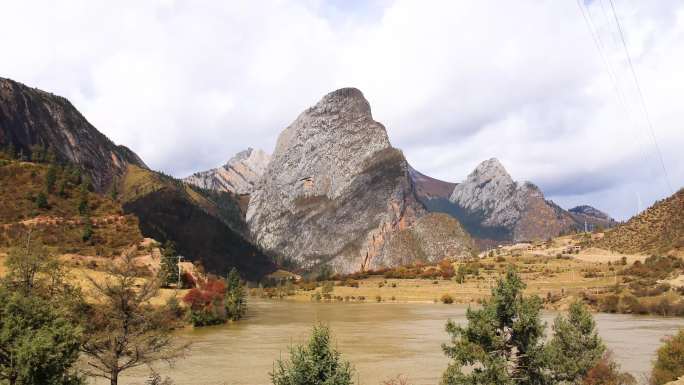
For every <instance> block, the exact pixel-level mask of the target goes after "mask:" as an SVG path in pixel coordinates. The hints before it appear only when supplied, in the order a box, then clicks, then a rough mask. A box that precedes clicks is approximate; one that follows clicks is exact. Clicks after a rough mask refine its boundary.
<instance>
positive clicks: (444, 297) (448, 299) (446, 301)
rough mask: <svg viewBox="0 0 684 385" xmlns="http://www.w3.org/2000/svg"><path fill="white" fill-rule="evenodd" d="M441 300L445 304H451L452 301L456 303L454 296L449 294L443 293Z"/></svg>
mask: <svg viewBox="0 0 684 385" xmlns="http://www.w3.org/2000/svg"><path fill="white" fill-rule="evenodd" d="M440 300H441V301H442V303H443V304H446V305H451V304H452V303H454V298H453V297H452V296H451V295H449V294H443V295H442V298H440Z"/></svg>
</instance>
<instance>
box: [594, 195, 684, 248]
mask: <svg viewBox="0 0 684 385" xmlns="http://www.w3.org/2000/svg"><path fill="white" fill-rule="evenodd" d="M595 245H596V246H597V247H601V248H605V249H611V250H616V251H620V252H623V253H649V254H655V253H665V252H667V251H670V250H672V249H680V250H684V189H681V190H679V191H677V192H676V193H675V194H674V195H672V196H670V197H668V198H666V199H663V200H661V201H658V202H656V203H655V204H654V205H653V206H651V207H649V208H648V209H646V210H645V211H643V212H642V213H640V214H638V215H637V216H635V217H632V218H631V219H630V220H629V221H627V222H626V223H623V224H620V225H618V226H617V227H615V228H613V229H611V230H609V231H606V233H605V236H604V237H603V239H600V240H598V241H596V242H595Z"/></svg>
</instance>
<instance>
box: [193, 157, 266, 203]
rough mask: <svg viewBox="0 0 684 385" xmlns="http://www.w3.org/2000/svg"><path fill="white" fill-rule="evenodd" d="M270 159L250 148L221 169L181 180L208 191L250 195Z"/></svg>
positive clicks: (197, 173) (203, 172)
mask: <svg viewBox="0 0 684 385" xmlns="http://www.w3.org/2000/svg"><path fill="white" fill-rule="evenodd" d="M270 159H271V157H270V156H269V155H268V154H267V153H265V152H263V151H261V150H254V149H252V148H251V147H250V148H248V149H247V150H245V151H242V152H239V153H237V154H236V155H235V156H234V157H232V158H231V159H230V160H229V161H228V162H227V163H226V164H224V165H223V166H221V167H217V168H214V169H211V170H207V171H201V172H196V173H194V174H192V175H190V176H189V177H187V178H184V179H183V180H184V181H186V182H188V183H190V184H193V185H195V186H198V187H201V188H204V189H208V190H215V191H230V192H233V193H236V194H250V193H251V192H252V190H253V189H254V184H255V183H256V182H257V181H258V180H259V178H260V177H261V175H262V174H263V173H264V171H265V170H266V166H267V165H268V162H269V160H270Z"/></svg>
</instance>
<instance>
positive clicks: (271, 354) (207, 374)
mask: <svg viewBox="0 0 684 385" xmlns="http://www.w3.org/2000/svg"><path fill="white" fill-rule="evenodd" d="M466 308H467V306H466V305H458V304H455V305H451V306H446V305H442V304H433V303H425V304H418V303H407V304H402V303H394V304H390V303H381V304H377V303H342V304H332V303H315V302H310V301H272V300H257V299H252V301H251V302H250V304H249V308H248V312H247V318H246V319H244V320H242V321H239V322H234V323H229V324H227V325H221V326H215V327H206V328H198V329H192V328H185V329H182V330H179V331H178V336H179V337H181V338H184V339H186V340H187V341H191V342H192V346H191V348H190V351H189V354H188V355H187V357H186V358H185V359H182V360H179V361H177V362H176V363H175V365H174V367H173V368H169V367H168V366H166V365H162V366H159V367H158V368H159V369H160V370H161V372H162V373H163V374H164V375H165V376H169V377H171V378H173V380H174V381H175V383H176V385H196V384H203V385H222V384H231V385H232V384H235V385H238V384H239V385H252V384H255V385H256V384H259V385H263V384H267V383H270V380H269V376H268V373H269V372H270V371H272V370H273V362H274V361H275V360H276V359H278V358H280V357H285V356H287V353H288V347H290V346H292V345H293V344H297V343H301V342H303V341H304V340H305V339H306V338H307V336H308V333H309V332H310V329H311V325H312V324H313V323H315V322H324V323H326V324H328V325H329V326H330V327H331V329H332V331H333V334H334V339H335V344H336V346H337V347H338V348H339V350H340V351H341V352H342V354H343V355H344V358H345V359H347V360H349V361H351V362H352V364H353V365H354V366H355V368H356V376H355V379H358V380H359V381H358V383H359V384H361V385H379V384H380V382H381V381H383V380H386V379H388V378H390V377H396V376H397V375H398V374H403V375H405V376H406V377H408V378H409V380H410V381H411V384H413V385H428V384H430V385H434V384H436V383H438V382H439V378H440V376H441V374H442V372H443V371H444V369H445V368H446V365H447V363H448V360H447V358H446V357H445V356H444V355H443V353H442V350H441V344H442V343H444V342H447V339H448V335H447V334H446V332H445V331H444V325H445V323H446V320H447V319H449V318H451V319H454V320H456V321H458V322H465V311H466ZM556 314H557V313H556V312H548V311H547V312H544V315H543V320H544V321H545V322H547V324H549V325H550V324H551V322H552V320H553V318H554V317H555V315H556ZM595 319H596V321H597V324H598V329H599V333H600V334H601V336H602V338H603V339H604V340H605V342H606V344H607V345H608V347H609V348H610V349H612V350H613V351H614V353H615V357H616V360H617V362H618V363H620V365H621V366H622V368H623V370H627V371H629V372H631V373H632V374H633V375H634V376H635V377H636V378H637V379H640V378H641V377H642V376H643V375H645V374H647V373H648V372H649V371H650V366H651V360H652V358H653V357H654V352H655V350H656V349H657V348H658V346H660V344H661V339H662V338H663V337H664V336H666V335H670V334H673V333H675V332H676V331H677V330H678V328H680V327H684V319H680V318H663V317H641V316H631V315H618V314H597V315H596V316H595ZM145 375H146V370H145V369H144V368H141V369H140V370H137V369H134V370H132V371H131V372H130V373H129V375H127V377H126V383H143V380H144V377H145ZM96 384H97V385H100V384H102V383H101V382H98V383H96Z"/></svg>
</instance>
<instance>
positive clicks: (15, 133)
mask: <svg viewBox="0 0 684 385" xmlns="http://www.w3.org/2000/svg"><path fill="white" fill-rule="evenodd" d="M0 143H3V144H4V145H5V146H7V145H9V144H11V145H12V146H13V148H14V151H16V152H17V153H21V154H23V155H24V156H34V157H35V155H36V154H35V152H37V149H38V148H42V149H43V150H42V151H52V152H54V156H55V157H56V160H58V161H60V162H66V163H72V164H75V165H77V166H78V167H81V168H83V170H84V171H85V172H86V173H88V174H89V176H90V177H91V179H92V183H93V185H94V186H95V188H96V190H98V191H104V190H106V189H107V188H108V187H109V186H110V185H111V183H112V182H113V181H114V180H115V179H116V178H119V177H121V176H122V175H123V174H124V173H125V170H126V167H127V166H128V165H129V164H133V165H136V166H139V167H143V168H147V166H146V165H145V163H144V162H143V161H142V159H140V157H139V156H138V155H137V154H135V153H134V152H133V151H131V150H130V149H129V148H127V147H125V146H121V145H116V144H114V143H113V142H112V141H111V140H110V139H109V138H107V137H106V136H105V135H104V134H102V133H101V132H100V131H98V130H97V129H96V128H95V127H94V126H93V125H92V124H90V122H88V121H87V120H86V118H85V117H84V116H83V115H82V114H81V113H80V112H79V111H78V110H77V109H76V108H75V107H74V106H73V105H72V104H71V102H69V100H67V99H66V98H64V97H61V96H57V95H54V94H52V93H49V92H46V91H43V90H39V89H37V88H32V87H28V86H26V85H24V84H22V83H19V82H16V81H14V80H11V79H6V78H0Z"/></svg>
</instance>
